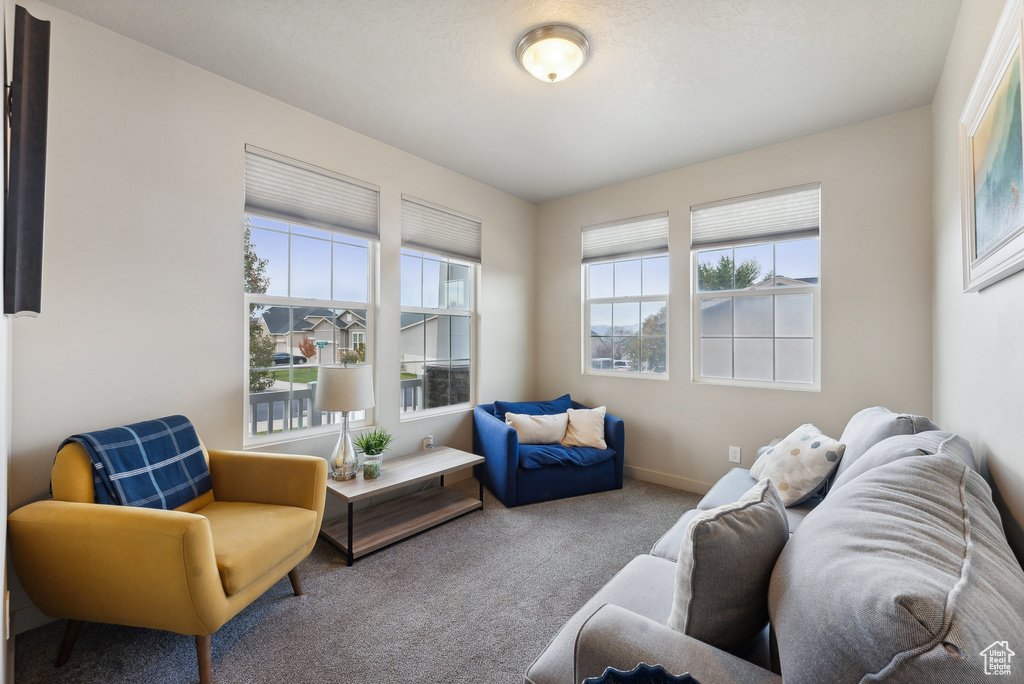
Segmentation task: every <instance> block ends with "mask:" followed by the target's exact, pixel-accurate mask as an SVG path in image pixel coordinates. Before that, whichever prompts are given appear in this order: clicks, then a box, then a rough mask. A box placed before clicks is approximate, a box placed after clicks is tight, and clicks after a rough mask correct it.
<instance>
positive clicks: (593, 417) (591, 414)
mask: <svg viewBox="0 0 1024 684" xmlns="http://www.w3.org/2000/svg"><path fill="white" fill-rule="evenodd" d="M606 412H607V409H606V408H605V407H604V406H598V407H597V408H595V409H569V411H568V412H567V413H566V415H567V416H568V417H569V425H568V427H567V428H566V430H565V437H563V438H562V446H581V447H594V448H596V449H607V448H608V444H607V443H606V442H605V441H604V415H605V413H606Z"/></svg>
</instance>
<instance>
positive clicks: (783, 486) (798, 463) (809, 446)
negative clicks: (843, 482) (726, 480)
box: [750, 423, 846, 506]
mask: <svg viewBox="0 0 1024 684" xmlns="http://www.w3.org/2000/svg"><path fill="white" fill-rule="evenodd" d="M845 449H846V447H845V446H844V445H843V444H841V443H840V442H839V440H836V439H832V438H831V437H828V436H826V435H823V434H822V433H821V430H819V429H818V428H816V427H814V426H813V425H811V424H810V423H806V424H804V425H801V426H800V427H798V428H797V429H796V430H793V432H791V433H790V434H789V435H788V436H787V437H785V438H784V439H783V440H782V441H781V442H779V443H778V444H776V445H775V446H773V447H771V448H770V449H768V450H767V451H765V452H764V453H763V454H762V455H761V456H760V458H758V459H757V460H756V461H754V465H752V466H751V467H750V476H751V477H752V478H754V479H755V480H760V479H762V478H765V477H767V478H768V479H769V480H771V481H772V484H774V485H775V489H777V490H778V491H779V497H780V498H781V499H782V503H784V504H786V505H787V506H793V505H795V504H798V503H800V502H801V501H804V500H805V499H808V498H810V497H811V496H812V495H814V494H815V492H817V491H818V490H819V489H821V486H822V485H823V484H825V480H827V479H828V477H829V475H831V474H832V472H833V471H834V470H835V469H836V467H838V465H839V459H841V458H842V457H843V451H844V450H845Z"/></svg>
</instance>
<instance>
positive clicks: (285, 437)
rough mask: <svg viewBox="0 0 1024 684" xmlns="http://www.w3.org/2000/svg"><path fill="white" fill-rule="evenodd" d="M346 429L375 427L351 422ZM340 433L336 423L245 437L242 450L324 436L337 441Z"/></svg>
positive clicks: (371, 424) (355, 430)
mask: <svg viewBox="0 0 1024 684" xmlns="http://www.w3.org/2000/svg"><path fill="white" fill-rule="evenodd" d="M348 427H349V430H350V431H351V432H357V431H359V430H365V429H367V428H372V427H375V426H374V425H373V423H369V422H362V423H356V422H354V421H353V422H351V423H349V426H348ZM340 433H341V423H340V422H338V423H332V424H330V425H321V426H319V427H315V428H303V429H301V430H288V431H282V432H275V433H274V434H272V435H259V436H257V437H250V436H248V435H246V436H244V437H243V438H242V449H245V450H250V449H263V448H264V447H272V446H275V445H279V444H291V443H294V442H299V441H302V440H304V439H320V438H323V437H325V436H327V437H332V438H333V439H337V438H338V435H339V434H340Z"/></svg>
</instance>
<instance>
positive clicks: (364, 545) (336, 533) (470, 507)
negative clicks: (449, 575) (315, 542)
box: [320, 487, 483, 565]
mask: <svg viewBox="0 0 1024 684" xmlns="http://www.w3.org/2000/svg"><path fill="white" fill-rule="evenodd" d="M478 508H483V501H480V500H479V499H474V498H472V497H469V496H466V495H464V494H460V493H458V492H456V491H454V490H451V489H446V488H445V487H433V488H431V489H425V490H423V491H420V492H415V493H413V494H406V495H405V496H402V497H399V498H397V499H392V500H391V501H388V502H385V503H382V504H378V505H376V506H371V507H369V508H365V509H362V510H358V511H355V512H354V515H353V510H352V504H351V503H349V505H348V515H343V516H342V517H340V518H336V519H334V520H330V521H327V522H325V523H324V524H323V526H322V527H321V528H320V536H322V537H324V538H325V539H326V540H327V541H329V542H331V543H332V544H334V545H335V546H337V547H338V548H339V549H341V551H342V552H343V553H345V554H346V555H347V556H348V563H349V565H351V564H352V561H353V560H355V559H356V558H359V557H361V556H365V555H366V554H368V553H372V552H374V551H376V550H378V549H381V548H383V547H385V546H387V545H389V544H393V543H395V542H397V541H401V540H402V539H405V538H406V537H411V536H412V535H414V534H417V533H419V532H422V531H423V530H427V529H430V528H431V527H434V526H436V525H440V524H441V523H443V522H447V521H449V520H452V519H453V518H457V517H459V516H460V515H465V514H466V513H469V512H470V511H475V510H477V509H478ZM350 518H352V522H353V524H352V527H351V528H350V527H349V519H350ZM349 535H351V537H350V536H349ZM350 539H351V540H352V549H351V552H350V551H349V540H350Z"/></svg>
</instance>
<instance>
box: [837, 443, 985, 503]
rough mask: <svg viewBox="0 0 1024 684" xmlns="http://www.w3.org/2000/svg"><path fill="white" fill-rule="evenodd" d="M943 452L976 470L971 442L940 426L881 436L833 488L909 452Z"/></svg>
mask: <svg viewBox="0 0 1024 684" xmlns="http://www.w3.org/2000/svg"><path fill="white" fill-rule="evenodd" d="M935 454H944V455H946V456H952V457H954V458H957V459H959V460H960V461H962V462H963V463H964V464H965V465H967V466H968V467H970V468H971V470H977V469H978V468H977V465H976V464H975V462H974V450H973V449H971V443H970V442H968V441H967V440H966V439H964V438H963V437H961V436H960V435H954V434H953V433H952V432H943V431H942V430H929V431H928V432H922V433H921V434H919V435H896V436H895V437H888V438H886V439H883V440H882V441H881V442H879V443H878V444H876V445H874V446H873V447H871V448H870V449H868V450H867V451H866V452H865V453H864V455H863V456H861V457H860V458H858V459H857V460H856V462H854V464H853V465H851V466H850V467H849V468H847V469H846V470H844V471H843V473H842V474H841V475H839V476H837V477H836V479H835V482H833V483H832V490H835V489H836V488H837V487H841V486H843V485H844V484H846V483H847V482H849V481H850V480H852V479H853V478H855V477H857V476H858V475H861V474H862V473H866V472H867V471H869V470H871V469H872V468H877V467H878V466H882V465H885V464H886V463H892V462H894V461H898V460H900V459H901V458H908V457H911V456H934V455H935Z"/></svg>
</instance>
